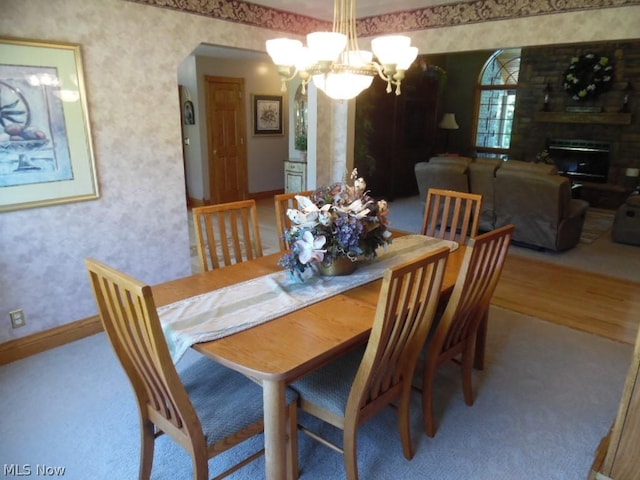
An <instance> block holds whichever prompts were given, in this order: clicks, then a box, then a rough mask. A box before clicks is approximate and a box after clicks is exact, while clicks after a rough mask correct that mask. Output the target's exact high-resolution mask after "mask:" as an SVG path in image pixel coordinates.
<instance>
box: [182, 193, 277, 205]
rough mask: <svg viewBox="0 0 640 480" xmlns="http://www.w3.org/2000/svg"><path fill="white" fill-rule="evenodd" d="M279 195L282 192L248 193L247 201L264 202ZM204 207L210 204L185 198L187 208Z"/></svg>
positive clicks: (202, 200) (197, 199) (198, 199)
mask: <svg viewBox="0 0 640 480" xmlns="http://www.w3.org/2000/svg"><path fill="white" fill-rule="evenodd" d="M280 193H284V190H283V189H278V190H269V191H265V192H256V193H250V194H249V195H248V197H247V198H248V199H249V200H264V199H265V198H273V197H274V196H275V195H278V194H280ZM205 205H211V203H210V202H209V201H207V200H205V199H200V198H192V197H188V198H187V207H188V208H194V207H204V206H205Z"/></svg>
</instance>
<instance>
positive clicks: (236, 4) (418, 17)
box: [127, 0, 640, 37]
mask: <svg viewBox="0 0 640 480" xmlns="http://www.w3.org/2000/svg"><path fill="white" fill-rule="evenodd" d="M127 1H130V2H134V3H141V4H144V5H151V6H156V7H161V8H169V9H172V10H179V11H183V12H187V13H193V14H196V15H203V16H205V17H211V18H216V19H218V20H225V21H229V22H236V23H243V24H246V25H253V26H257V27H262V28H269V29H271V30H277V31H281V32H290V33H296V34H300V35H304V34H307V33H309V32H313V31H318V30H327V29H331V23H330V22H324V21H322V20H318V19H315V18H311V17H306V16H304V15H298V14H295V13H291V12H285V11H283V10H277V9H273V8H269V7H264V6H262V5H256V4H255V3H250V2H245V1H242V0H219V1H216V2H203V1H202V0H127ZM632 5H640V0H515V1H514V0H474V1H472V2H459V3H452V4H448V5H437V6H434V7H428V8H419V9H414V10H405V11H399V12H393V13H388V14H384V15H378V16H372V17H366V18H361V19H359V20H358V26H357V29H358V35H360V36H365V37H367V36H373V35H380V34H385V33H391V32H409V31H414V30H427V29H432V28H440V27H451V26H457V25H465V24H470V23H480V22H491V21H496V20H508V19H512V18H522V17H532V16H538V15H549V14H553V13H564V12H574V11H578V10H595V9H603V8H615V7H627V6H632Z"/></svg>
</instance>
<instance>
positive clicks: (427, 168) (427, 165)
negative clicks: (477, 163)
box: [414, 157, 472, 202]
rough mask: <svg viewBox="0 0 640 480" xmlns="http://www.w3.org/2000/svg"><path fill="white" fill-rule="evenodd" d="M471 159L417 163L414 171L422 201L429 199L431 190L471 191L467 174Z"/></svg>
mask: <svg viewBox="0 0 640 480" xmlns="http://www.w3.org/2000/svg"><path fill="white" fill-rule="evenodd" d="M471 161H472V160H471V158H468V157H433V158H431V159H430V160H429V161H428V162H419V163H416V165H415V167H414V170H415V174H416V182H417V183H418V191H419V192H420V199H421V200H422V201H423V202H424V201H426V199H427V192H428V191H429V189H430V188H440V189H443V190H455V191H458V192H468V191H469V179H468V177H467V172H468V169H469V164H470V163H471Z"/></svg>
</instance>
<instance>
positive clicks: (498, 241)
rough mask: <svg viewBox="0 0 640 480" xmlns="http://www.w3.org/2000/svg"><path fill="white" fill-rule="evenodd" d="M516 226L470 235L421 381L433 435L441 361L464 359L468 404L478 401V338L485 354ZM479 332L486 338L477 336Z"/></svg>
mask: <svg viewBox="0 0 640 480" xmlns="http://www.w3.org/2000/svg"><path fill="white" fill-rule="evenodd" d="M514 230H515V227H514V226H513V225H506V226H504V227H501V228H498V229H496V230H493V231H491V232H487V233H485V234H482V235H479V236H477V237H475V238H472V239H469V243H468V244H467V248H466V250H465V255H464V259H463V261H462V266H461V267H460V271H459V273H458V277H457V279H456V284H455V286H454V287H453V291H452V292H451V295H450V296H449V300H448V303H447V305H446V307H445V308H444V311H443V313H442V315H441V316H440V317H439V318H436V320H435V321H434V327H433V331H432V332H431V333H430V334H429V339H428V341H427V344H426V349H425V351H424V359H423V362H422V369H423V370H422V387H421V389H422V402H423V415H424V421H425V427H426V431H427V435H429V436H430V437H433V436H434V435H435V434H436V426H435V420H434V416H433V390H434V384H435V380H436V373H437V370H438V367H439V366H440V365H442V364H444V363H445V362H449V361H454V362H456V363H459V364H460V367H461V375H462V388H463V393H464V400H465V402H466V404H467V405H473V401H474V398H473V385H472V368H473V362H474V353H476V352H475V349H476V344H479V345H480V346H481V347H482V350H483V351H482V355H484V341H485V338H484V336H485V335H486V322H487V315H488V312H489V304H490V302H491V297H492V296H493V293H494V291H495V289H496V285H497V284H498V280H499V279H500V275H501V273H502V267H503V266H504V261H505V259H506V257H507V252H508V250H509V245H510V244H511V239H512V238H513V232H514ZM479 329H481V330H482V332H481V333H479ZM478 335H482V338H480V340H479V341H478V342H477V338H478Z"/></svg>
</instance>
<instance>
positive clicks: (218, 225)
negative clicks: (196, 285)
mask: <svg viewBox="0 0 640 480" xmlns="http://www.w3.org/2000/svg"><path fill="white" fill-rule="evenodd" d="M193 223H194V229H195V233H196V241H197V242H196V243H197V247H198V257H199V259H200V266H201V267H202V270H203V271H205V272H208V271H209V270H213V269H214V268H221V267H225V266H228V265H232V264H234V263H241V262H244V261H247V260H253V259H254V258H258V257H262V255H263V252H262V241H261V240H260V227H259V225H258V209H257V207H256V202H255V200H240V201H238V202H230V203H221V204H217V205H208V206H204V207H195V208H193Z"/></svg>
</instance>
